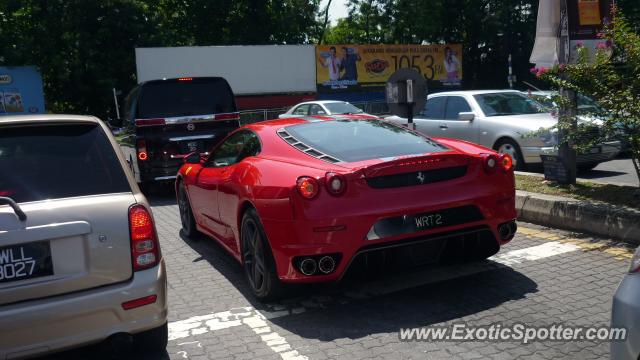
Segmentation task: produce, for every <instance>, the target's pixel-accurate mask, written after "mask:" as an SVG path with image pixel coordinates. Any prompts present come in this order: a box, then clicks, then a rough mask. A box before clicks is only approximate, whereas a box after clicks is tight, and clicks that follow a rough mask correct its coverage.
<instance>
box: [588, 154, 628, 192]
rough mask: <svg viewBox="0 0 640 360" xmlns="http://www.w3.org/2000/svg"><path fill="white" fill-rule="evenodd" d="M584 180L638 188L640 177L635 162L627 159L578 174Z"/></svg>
mask: <svg viewBox="0 0 640 360" xmlns="http://www.w3.org/2000/svg"><path fill="white" fill-rule="evenodd" d="M578 176H579V177H582V178H584V179H594V180H598V181H601V182H605V183H609V184H615V185H629V186H638V175H636V169H635V168H634V167H633V160H631V159H630V158H627V157H619V158H617V159H614V160H611V161H607V162H604V163H602V164H600V165H598V166H596V168H595V169H593V170H591V171H586V172H584V173H582V174H578Z"/></svg>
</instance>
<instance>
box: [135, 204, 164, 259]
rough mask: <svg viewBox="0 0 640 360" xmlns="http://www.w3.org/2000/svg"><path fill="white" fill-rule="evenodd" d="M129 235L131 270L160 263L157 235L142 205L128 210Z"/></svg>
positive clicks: (148, 214) (149, 216) (149, 215)
mask: <svg viewBox="0 0 640 360" xmlns="http://www.w3.org/2000/svg"><path fill="white" fill-rule="evenodd" d="M129 233H130V236H131V260H132V262H133V270H134V271H138V270H144V269H148V268H151V267H154V266H156V265H157V264H158V262H159V261H160V247H159V244H158V235H157V234H156V229H155V226H154V225H153V218H152V217H151V213H150V212H149V210H147V208H146V207H144V206H143V205H133V206H132V207H130V208H129Z"/></svg>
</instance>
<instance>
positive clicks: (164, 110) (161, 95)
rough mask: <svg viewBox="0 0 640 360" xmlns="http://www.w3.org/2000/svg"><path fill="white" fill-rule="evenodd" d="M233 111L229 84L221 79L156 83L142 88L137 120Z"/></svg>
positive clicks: (233, 106)
mask: <svg viewBox="0 0 640 360" xmlns="http://www.w3.org/2000/svg"><path fill="white" fill-rule="evenodd" d="M235 111H236V104H235V101H234V97H233V93H232V92H231V88H230V87H229V84H228V83H227V82H226V80H224V79H193V80H187V81H159V82H150V83H146V84H144V85H143V87H142V93H141V94H140V100H139V102H138V118H140V119H149V118H164V117H172V116H189V115H209V114H220V113H230V112H235Z"/></svg>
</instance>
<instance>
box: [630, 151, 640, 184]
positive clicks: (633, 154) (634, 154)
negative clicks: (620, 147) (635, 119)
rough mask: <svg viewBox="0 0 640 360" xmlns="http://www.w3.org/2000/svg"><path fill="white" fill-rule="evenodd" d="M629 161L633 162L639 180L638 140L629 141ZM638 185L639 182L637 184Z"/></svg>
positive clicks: (639, 152)
mask: <svg viewBox="0 0 640 360" xmlns="http://www.w3.org/2000/svg"><path fill="white" fill-rule="evenodd" d="M631 162H633V167H634V168H635V169H636V176H637V177H638V181H639V182H640V142H639V141H633V142H632V143H631ZM638 187H640V184H639V185H638Z"/></svg>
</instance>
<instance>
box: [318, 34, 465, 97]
mask: <svg viewBox="0 0 640 360" xmlns="http://www.w3.org/2000/svg"><path fill="white" fill-rule="evenodd" d="M400 68H413V69H416V70H417V71H418V72H419V73H420V74H422V75H423V76H424V77H425V79H427V81H429V84H430V86H436V87H442V86H459V85H460V83H461V81H462V45H460V44H451V45H318V46H316V83H317V89H318V92H320V93H322V92H336V91H361V90H367V89H369V88H371V89H373V88H375V89H376V90H380V89H382V88H383V87H384V84H385V83H386V82H387V79H388V78H389V76H391V74H393V73H394V72H395V71H396V70H397V69H400ZM433 82H436V83H437V84H433Z"/></svg>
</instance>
